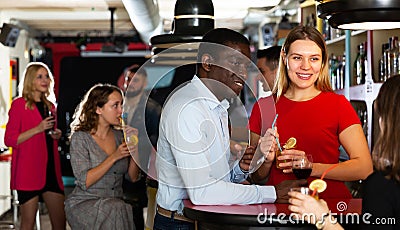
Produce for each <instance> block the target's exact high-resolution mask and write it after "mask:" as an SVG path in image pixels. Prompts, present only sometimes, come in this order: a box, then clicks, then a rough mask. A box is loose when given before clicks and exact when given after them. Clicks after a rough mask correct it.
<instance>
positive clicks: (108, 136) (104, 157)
mask: <svg viewBox="0 0 400 230" xmlns="http://www.w3.org/2000/svg"><path fill="white" fill-rule="evenodd" d="M122 102H123V96H122V92H121V90H120V89H119V88H117V87H115V86H112V85H108V84H97V85H95V86H93V87H92V88H91V89H90V90H89V91H88V93H87V94H86V95H85V97H84V99H83V100H82V102H81V103H80V105H79V107H78V108H77V110H76V112H75V114H74V121H73V122H72V124H71V130H72V131H73V133H72V136H71V149H70V152H71V165H72V169H73V171H74V176H75V178H76V187H75V189H74V191H73V192H72V193H71V194H70V195H69V196H68V198H67V200H66V201H65V212H66V215H67V220H68V223H69V225H70V226H71V228H72V229H135V225H134V223H133V214H132V208H131V206H130V205H129V204H127V203H125V202H124V201H123V200H122V194H123V193H122V180H123V177H124V176H125V178H128V179H130V180H132V181H135V180H136V179H137V178H138V175H139V168H138V166H137V165H136V163H135V161H134V160H133V157H131V155H130V152H129V150H128V147H127V145H126V143H125V142H124V141H123V133H122V131H120V130H116V129H114V126H118V125H120V117H121V113H122ZM131 129H132V128H131ZM129 149H130V151H131V153H132V155H136V154H137V146H135V147H133V148H131V147H129Z"/></svg>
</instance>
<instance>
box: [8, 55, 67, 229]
mask: <svg viewBox="0 0 400 230" xmlns="http://www.w3.org/2000/svg"><path fill="white" fill-rule="evenodd" d="M53 86H54V79H53V76H52V74H51V72H50V70H49V68H48V67H47V65H45V64H44V63H41V62H31V63H29V64H28V66H27V67H26V69H25V71H24V80H23V82H22V83H21V85H20V90H19V92H20V93H21V94H22V95H21V97H18V98H16V99H15V100H14V101H13V103H12V104H11V108H10V111H9V120H8V123H7V126H6V132H5V135H4V142H5V144H6V145H7V146H10V147H12V148H13V153H12V163H11V189H15V190H17V194H18V201H19V204H20V213H21V225H20V229H33V227H34V224H35V215H36V212H37V209H38V202H39V197H41V198H42V199H43V200H44V202H45V203H46V206H47V209H48V210H49V214H50V221H51V225H52V228H53V229H65V213H64V185H63V182H62V180H61V164H60V158H59V154H58V150H57V147H58V139H60V137H61V130H59V129H57V128H55V129H54V127H57V125H56V119H55V117H54V115H52V116H49V114H48V113H49V112H48V111H55V106H54V104H53V103H54V102H55V96H54V92H53ZM21 87H22V88H21ZM50 130H52V133H49V131H50Z"/></svg>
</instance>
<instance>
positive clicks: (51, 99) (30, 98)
mask: <svg viewBox="0 0 400 230" xmlns="http://www.w3.org/2000/svg"><path fill="white" fill-rule="evenodd" d="M40 68H44V69H46V71H47V74H48V75H49V79H50V86H49V88H48V90H47V92H45V93H42V95H41V96H40V100H41V101H42V102H43V103H44V104H45V105H46V106H47V107H48V109H49V110H50V109H51V107H52V104H53V103H55V102H56V100H55V99H56V97H55V94H54V77H53V75H52V73H51V72H50V69H49V67H48V66H47V65H46V64H44V63H43V62H31V63H29V64H28V65H27V66H26V68H25V70H24V73H23V76H24V78H23V80H22V81H21V83H20V84H19V86H18V88H19V93H20V95H19V96H21V97H23V98H24V99H25V100H26V107H28V108H29V109H33V104H35V100H34V92H35V88H34V86H33V81H34V80H35V78H36V77H37V72H38V70H39V69H40Z"/></svg>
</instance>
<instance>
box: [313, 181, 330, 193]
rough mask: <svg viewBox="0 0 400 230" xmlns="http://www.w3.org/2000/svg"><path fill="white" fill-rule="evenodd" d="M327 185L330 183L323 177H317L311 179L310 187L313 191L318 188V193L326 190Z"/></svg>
mask: <svg viewBox="0 0 400 230" xmlns="http://www.w3.org/2000/svg"><path fill="white" fill-rule="evenodd" d="M327 187H328V185H327V184H326V182H325V181H324V180H321V179H315V180H313V181H311V183H310V185H309V186H308V188H310V189H311V190H313V191H314V190H315V189H316V190H317V192H318V193H321V192H323V191H325V190H326V188H327Z"/></svg>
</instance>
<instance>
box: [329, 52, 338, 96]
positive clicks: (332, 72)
mask: <svg viewBox="0 0 400 230" xmlns="http://www.w3.org/2000/svg"><path fill="white" fill-rule="evenodd" d="M337 67H338V59H337V58H336V56H335V55H334V54H331V56H330V57H329V78H330V80H331V86H332V89H333V90H337V89H338V88H337V87H336V79H337Z"/></svg>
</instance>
